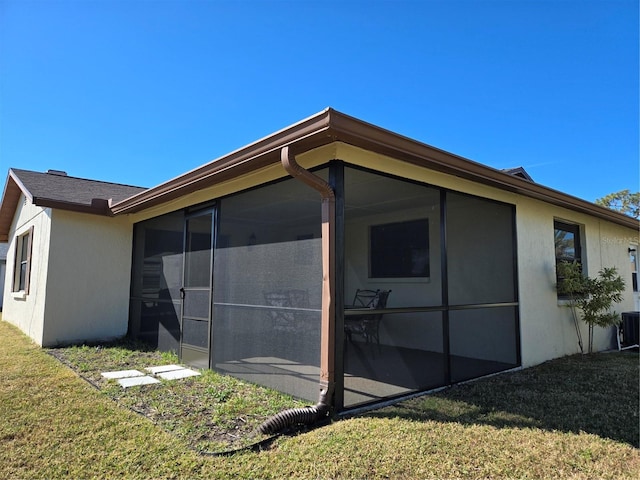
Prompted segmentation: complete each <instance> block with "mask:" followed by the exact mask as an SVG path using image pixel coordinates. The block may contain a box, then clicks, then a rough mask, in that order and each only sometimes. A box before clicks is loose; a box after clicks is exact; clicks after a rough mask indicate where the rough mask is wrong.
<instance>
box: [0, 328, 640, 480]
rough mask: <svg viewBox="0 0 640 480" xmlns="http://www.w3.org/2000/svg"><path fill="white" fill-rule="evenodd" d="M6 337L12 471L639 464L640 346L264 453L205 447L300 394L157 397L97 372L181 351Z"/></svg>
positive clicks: (160, 392) (238, 433) (404, 407)
mask: <svg viewBox="0 0 640 480" xmlns="http://www.w3.org/2000/svg"><path fill="white" fill-rule="evenodd" d="M0 337H1V338H2V339H3V342H2V343H1V344H0V365H1V369H0V447H1V448H0V478H61V477H66V478H114V477H123V478H230V477H236V478H287V477H291V478H488V477H491V478H584V479H587V478H612V479H619V478H636V477H637V474H638V472H640V450H638V446H639V445H638V437H639V432H638V423H639V418H638V410H639V405H638V402H639V400H638V398H639V392H638V384H639V374H638V372H639V369H638V355H637V353H635V354H634V353H609V354H599V355H590V356H572V357H567V358H564V359H560V360H556V361H553V362H548V363H546V364H544V365H541V366H538V367H535V368H531V369H527V370H523V371H521V372H515V373H510V374H504V375H499V376H495V377H492V378H489V379H485V380H482V381H478V382H474V383H470V384H466V385H461V386H457V387H454V388H450V389H448V390H446V391H443V392H440V393H438V394H435V395H429V396H423V397H420V398H416V399H413V400H410V401H405V402H402V403H400V404H398V405H395V406H392V407H387V408H385V409H381V410H376V411H372V412H369V413H368V414H364V415H361V416H357V417H353V418H349V419H345V420H341V421H335V422H333V423H332V424H330V425H327V426H325V427H322V428H318V429H316V430H312V431H309V432H304V433H301V434H299V435H296V436H291V437H286V436H283V437H280V438H278V439H277V440H276V441H275V442H274V443H272V444H271V445H270V447H269V448H268V449H266V450H264V451H260V452H253V451H244V452H241V453H237V454H234V455H232V456H218V457H211V456H203V455H200V454H199V453H198V449H224V448H228V447H232V446H237V445H243V444H244V443H243V442H248V441H249V439H252V438H253V439H257V438H258V437H255V436H252V435H253V434H252V431H253V429H254V425H256V424H258V423H259V422H260V421H261V419H262V417H263V416H266V415H269V414H270V412H271V411H273V410H275V411H278V409H279V408H281V407H288V406H292V405H298V404H297V402H295V401H294V400H292V399H290V398H288V397H286V396H282V395H279V394H276V393H274V392H270V391H268V390H266V389H263V388H260V387H256V386H253V385H247V384H244V383H242V382H238V381H235V380H233V379H229V378H225V377H220V376H218V375H216V374H213V373H207V374H206V375H203V376H202V377H196V378H197V379H198V380H194V379H188V380H186V381H184V380H182V381H180V382H183V383H181V384H180V386H175V385H177V384H173V383H171V384H169V383H163V384H161V385H157V386H152V387H153V389H155V393H153V394H151V393H152V392H153V391H154V390H152V389H149V386H147V387H133V388H132V389H129V390H131V392H129V391H122V390H120V389H119V387H118V388H115V385H113V384H110V383H109V382H104V383H102V382H103V381H102V379H101V378H96V377H95V374H96V372H99V371H100V369H101V368H102V366H105V367H106V368H104V370H108V369H111V368H112V366H119V365H129V363H128V362H133V363H135V365H130V367H129V368H142V367H144V366H145V365H141V363H144V362H143V360H142V359H146V360H144V361H148V362H150V363H148V364H146V365H151V364H154V365H155V364H160V363H158V360H160V361H161V362H162V363H173V362H175V358H173V357H171V356H166V355H165V356H162V355H160V354H158V353H157V352H140V351H132V350H128V349H127V348H122V347H118V348H114V349H113V350H111V351H107V350H109V349H106V348H105V349H95V348H92V347H76V348H73V349H64V351H60V350H56V351H54V352H52V353H55V354H56V357H58V358H62V359H64V361H65V363H66V364H64V363H61V362H60V361H59V360H58V358H55V357H54V356H53V355H50V354H48V353H47V351H45V350H43V349H41V348H39V347H37V346H36V345H34V344H32V343H31V342H30V340H29V339H28V338H27V337H25V336H24V335H23V334H22V333H21V332H19V331H18V330H17V329H16V328H14V327H12V326H10V325H9V324H7V323H6V322H1V321H0ZM68 365H72V366H73V368H69V366H68ZM116 368H119V367H116ZM79 374H80V375H83V376H85V377H86V378H87V379H88V380H90V381H92V382H93V383H95V385H96V386H97V387H98V388H94V387H93V386H92V385H91V384H90V383H88V382H87V381H85V380H83V379H82V378H80V377H79ZM200 384H202V385H200ZM144 389H148V390H146V391H145V390H144ZM172 389H175V390H172ZM134 390H137V391H134ZM125 392H126V393H125ZM131 408H134V409H135V410H137V411H139V412H140V413H136V412H134V411H133V410H131ZM190 410H193V411H196V412H199V413H196V414H195V415H194V414H193V413H192V412H190ZM245 424H246V425H247V427H245V426H244V425H245ZM229 435H231V436H229ZM235 437H239V438H240V440H238V439H236V438H235Z"/></svg>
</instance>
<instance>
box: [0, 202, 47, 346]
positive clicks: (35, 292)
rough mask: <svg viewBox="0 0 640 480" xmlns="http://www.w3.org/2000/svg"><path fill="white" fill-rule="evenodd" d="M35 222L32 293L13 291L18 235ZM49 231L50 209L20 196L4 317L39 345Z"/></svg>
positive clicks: (11, 233)
mask: <svg viewBox="0 0 640 480" xmlns="http://www.w3.org/2000/svg"><path fill="white" fill-rule="evenodd" d="M32 226H33V241H32V242H33V243H32V252H31V275H30V278H31V282H30V288H29V294H28V295H25V294H22V293H19V292H15V293H14V292H12V291H11V290H12V288H11V286H12V285H13V275H14V266H15V255H16V246H15V242H16V236H20V235H22V234H24V233H26V232H28V231H29V229H30V228H31V227H32ZM50 231H51V210H50V209H45V208H41V207H36V206H34V205H32V204H31V203H30V202H29V201H27V200H26V199H25V197H24V196H21V197H20V201H19V202H18V207H17V209H16V213H15V216H14V219H13V223H12V225H11V230H10V231H9V249H8V251H7V268H6V273H5V286H6V288H5V289H4V298H3V306H2V319H3V320H5V321H7V322H9V323H12V324H13V325H16V326H17V327H18V328H20V329H21V330H22V331H23V332H25V333H26V334H27V335H29V337H31V338H32V339H33V341H34V342H36V343H37V344H39V345H42V337H43V331H44V323H43V320H44V311H45V298H46V295H45V294H46V278H47V270H48V264H49V236H50Z"/></svg>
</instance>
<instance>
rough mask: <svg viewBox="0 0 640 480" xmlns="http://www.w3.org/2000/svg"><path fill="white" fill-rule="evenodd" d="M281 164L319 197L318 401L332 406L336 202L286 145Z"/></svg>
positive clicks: (321, 182)
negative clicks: (320, 243)
mask: <svg viewBox="0 0 640 480" xmlns="http://www.w3.org/2000/svg"><path fill="white" fill-rule="evenodd" d="M281 161H282V166H283V167H284V168H285V170H286V171H287V172H288V173H289V174H290V175H291V176H292V177H294V178H297V179H299V180H300V181H302V182H303V183H305V184H306V185H308V186H310V187H311V188H313V189H315V190H317V191H318V192H319V193H320V195H321V197H322V324H321V333H320V335H321V336H320V402H321V403H325V404H326V405H327V407H329V408H331V407H333V391H334V387H335V338H336V332H335V325H336V324H335V318H336V317H335V302H334V288H335V219H336V202H335V194H334V192H333V189H332V188H331V185H329V184H328V183H327V182H326V181H324V180H323V179H322V178H320V177H318V176H317V175H314V174H313V173H311V172H310V171H308V170H306V169H304V168H302V167H301V166H300V165H298V163H296V161H295V158H294V156H293V155H292V154H291V152H290V151H289V147H288V146H286V147H284V148H283V149H282V151H281Z"/></svg>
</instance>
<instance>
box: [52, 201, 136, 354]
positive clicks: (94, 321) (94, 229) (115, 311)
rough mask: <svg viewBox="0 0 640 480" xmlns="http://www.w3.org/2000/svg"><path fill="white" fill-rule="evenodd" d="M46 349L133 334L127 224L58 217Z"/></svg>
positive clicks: (83, 216)
mask: <svg viewBox="0 0 640 480" xmlns="http://www.w3.org/2000/svg"><path fill="white" fill-rule="evenodd" d="M51 225H52V226H51V239H50V251H51V255H50V257H49V268H48V278H47V284H46V288H47V299H46V308H45V327H44V331H43V336H42V344H43V345H45V346H49V345H56V344H61V343H71V342H76V341H85V340H86V341H91V340H107V339H113V338H116V337H121V336H123V335H125V334H126V333H127V326H128V316H129V285H130V278H131V249H132V227H131V224H130V223H129V221H128V219H127V218H110V217H101V216H96V215H87V214H81V213H74V212H67V211H62V210H54V211H53V212H52V224H51Z"/></svg>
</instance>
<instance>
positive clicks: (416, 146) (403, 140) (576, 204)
mask: <svg viewBox="0 0 640 480" xmlns="http://www.w3.org/2000/svg"><path fill="white" fill-rule="evenodd" d="M331 120H332V121H331V131H332V133H333V135H334V136H335V137H336V138H337V139H338V140H339V141H341V142H344V143H350V144H353V145H354V146H357V147H360V148H364V149H368V150H372V151H375V152H376V153H380V154H383V155H387V156H389V157H392V158H397V159H398V160H403V161H406V162H409V163H412V164H414V165H418V166H422V167H427V168H431V169H433V170H437V171H440V172H443V173H448V174H452V175H455V176H457V177H461V178H465V179H467V180H473V181H475V182H480V183H484V184H486V185H490V186H494V187H497V188H500V189H502V190H506V191H510V192H514V193H518V194H521V195H525V196H528V197H531V198H535V199H537V200H542V201H544V202H547V203H551V204H553V205H556V206H560V207H564V208H568V209H570V210H574V211H578V212H581V213H586V214H589V215H593V216H595V217H598V218H601V219H604V220H608V221H611V222H614V223H616V224H619V225H623V226H626V227H630V228H634V229H637V228H638V227H639V225H640V223H639V222H638V220H637V219H635V218H632V217H629V216H628V215H625V214H623V213H620V212H617V211H615V210H611V209H608V208H606V207H602V206H600V205H596V204H594V203H591V202H588V201H586V200H582V199H580V198H577V197H573V196H571V195H568V194H566V193H562V192H559V191H557V190H553V189H551V188H549V187H545V186H542V185H539V184H537V183H535V182H530V181H527V180H525V179H524V178H520V177H517V176H514V175H510V174H508V173H506V172H503V171H501V170H497V169H494V168H491V167H488V166H486V165H482V164H480V163H477V162H474V161H472V160H468V159H466V158H463V157H460V156H458V155H454V154H451V153H449V152H445V151H444V150H440V149H438V148H435V147H432V146H430V145H427V144H424V143H420V142H417V141H415V140H412V139H410V138H408V137H404V136H402V135H398V134H395V133H393V132H391V131H389V130H385V129H382V128H380V127H377V126H375V125H372V124H369V123H366V122H362V121H360V120H357V119H355V118H353V117H349V116H348V115H344V114H342V113H340V112H336V111H332V119H331Z"/></svg>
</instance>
